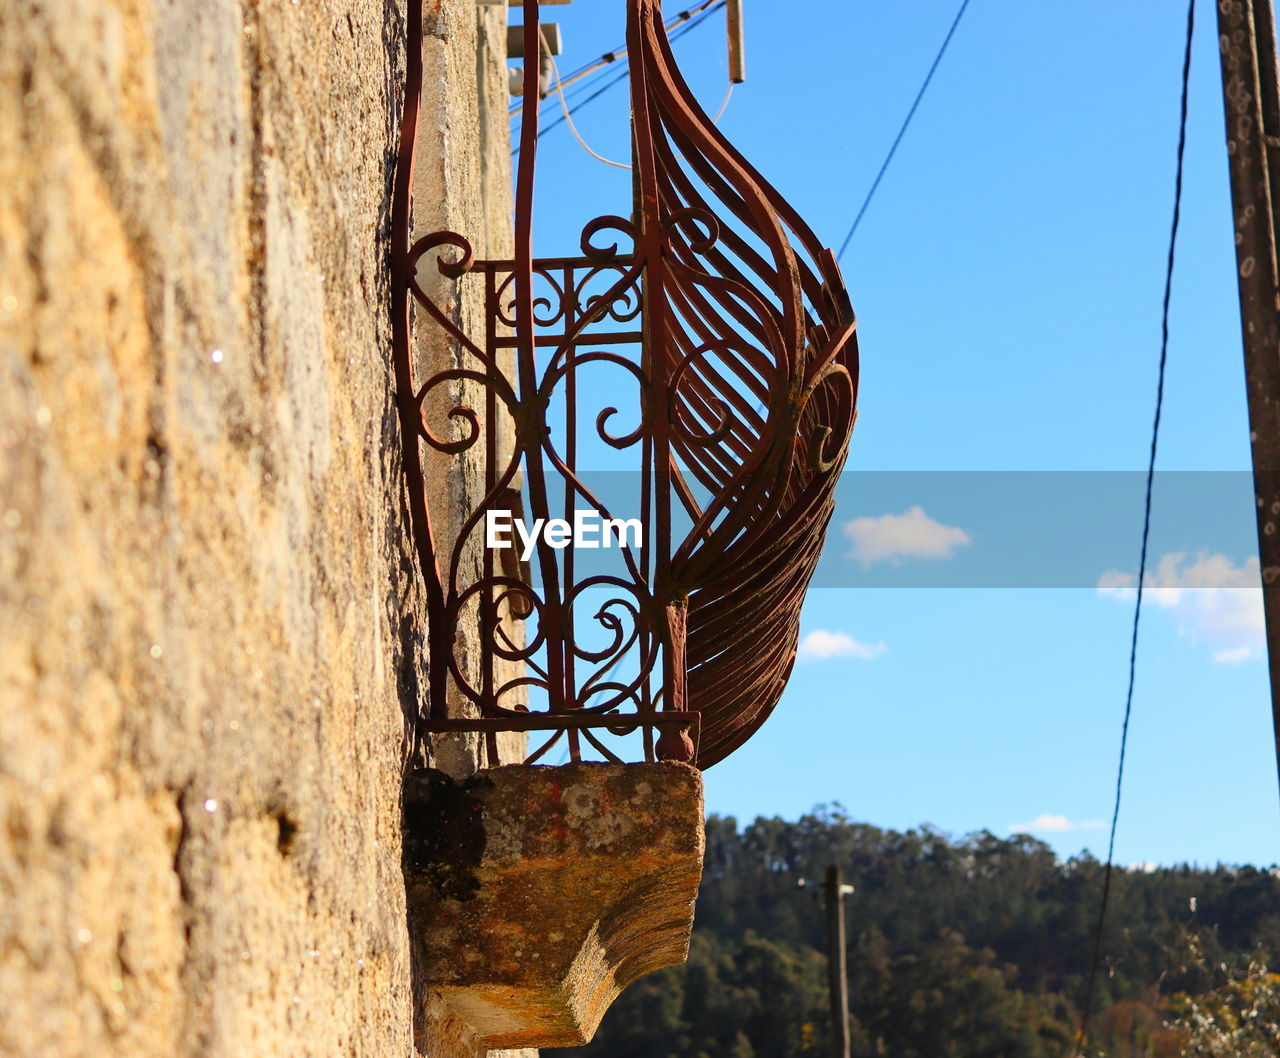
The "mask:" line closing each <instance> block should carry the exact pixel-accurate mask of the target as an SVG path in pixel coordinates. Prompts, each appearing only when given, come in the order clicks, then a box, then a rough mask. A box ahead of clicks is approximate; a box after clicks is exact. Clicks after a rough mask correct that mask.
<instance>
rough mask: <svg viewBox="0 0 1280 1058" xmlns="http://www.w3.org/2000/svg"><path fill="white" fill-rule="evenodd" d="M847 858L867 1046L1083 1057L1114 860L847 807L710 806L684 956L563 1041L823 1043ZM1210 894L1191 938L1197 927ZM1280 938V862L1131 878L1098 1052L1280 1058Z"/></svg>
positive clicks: (624, 1057)
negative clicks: (819, 889) (897, 826)
mask: <svg viewBox="0 0 1280 1058" xmlns="http://www.w3.org/2000/svg"><path fill="white" fill-rule="evenodd" d="M832 863H838V864H839V865H840V866H841V869H842V870H843V872H844V874H845V877H846V878H847V880H848V881H850V882H851V883H852V884H853V885H854V887H855V892H854V894H853V895H852V896H851V897H850V898H849V901H848V904H847V916H848V922H849V951H848V964H849V979H850V1001H851V1008H852V1023H851V1026H850V1028H851V1036H852V1045H853V1051H854V1054H855V1055H856V1056H857V1058H1065V1056H1068V1055H1070V1056H1074V1054H1075V1050H1074V1043H1075V1028H1076V1025H1077V1024H1078V1018H1079V1010H1080V1007H1081V1005H1082V1003H1083V998H1084V990H1085V983H1086V981H1087V978H1088V975H1089V960H1090V956H1091V953H1092V948H1093V933H1094V929H1095V927H1096V924H1097V913H1098V897H1099V894H1100V892H1101V885H1102V873H1103V865H1102V864H1101V863H1099V862H1098V861H1097V860H1096V859H1095V858H1094V857H1092V856H1091V855H1089V854H1088V853H1087V852H1085V853H1082V854H1081V855H1079V856H1075V857H1072V858H1071V859H1069V860H1066V861H1065V862H1063V861H1059V860H1058V859H1057V857H1056V856H1055V855H1054V853H1053V851H1052V849H1050V848H1049V846H1047V845H1045V844H1044V843H1043V842H1040V841H1037V840H1035V839H1034V838H1030V837H1027V836H1025V835H1015V836H1013V837H999V836H997V835H995V834H992V833H990V832H989V831H981V832H979V833H977V834H971V835H969V836H967V837H964V838H960V839H952V838H950V837H948V836H947V835H945V834H943V833H941V832H939V831H937V830H934V829H932V828H930V827H922V828H919V829H917V830H910V831H906V832H896V831H892V830H882V829H880V828H878V827H873V826H870V825H869V824H866V823H858V822H855V821H854V820H852V819H851V818H850V817H849V815H848V813H847V812H846V811H845V810H844V809H843V808H842V807H840V806H839V805H833V806H824V807H821V808H819V809H816V810H815V811H814V812H812V813H810V814H808V815H806V816H803V817H802V818H800V819H799V820H796V821H795V822H786V821H783V820H780V819H757V820H756V821H755V822H753V823H751V824H749V825H747V826H746V827H739V825H738V823H737V821H736V820H734V819H732V818H727V817H718V816H711V817H710V818H708V820H707V853H706V860H705V864H704V869H703V877H702V886H701V889H700V892H699V897H698V907H697V915H696V919H695V926H694V937H693V944H692V948H691V950H690V955H689V961H688V963H687V965H685V966H683V967H679V968H674V969H670V970H664V971H661V972H659V973H656V974H652V975H650V976H648V977H645V978H643V979H641V980H640V981H638V982H636V983H635V984H633V985H631V986H630V987H629V988H628V989H627V990H626V991H625V992H623V994H622V995H621V996H620V997H619V998H618V1000H617V1002H615V1003H614V1005H613V1008H612V1009H611V1010H610V1011H609V1013H608V1014H607V1015H606V1016H605V1019H604V1022H603V1024H602V1025H601V1027H600V1031H599V1032H598V1033H597V1036H596V1039H595V1041H594V1042H593V1043H591V1044H589V1045H588V1046H586V1047H583V1048H577V1049H574V1050H571V1051H568V1050H566V1051H560V1052H556V1051H548V1052H545V1053H546V1054H548V1055H549V1056H550V1055H555V1054H563V1055H564V1056H565V1058H570V1056H580V1058H819V1056H825V1055H826V1054H827V1052H828V1049H829V1043H830V1015H829V1012H828V1008H827V995H826V923H825V916H824V913H823V909H822V906H821V902H820V901H818V900H815V899H814V895H815V890H814V887H813V886H812V885H808V886H805V887H804V888H800V887H798V885H797V883H798V881H799V880H800V879H802V878H804V879H807V880H809V881H811V882H812V881H814V880H817V879H819V878H821V876H822V872H823V871H824V870H825V869H826V867H827V866H828V865H829V864H832ZM1193 899H1194V901H1195V906H1196V911H1195V921H1196V922H1197V923H1198V932H1196V934H1195V935H1194V936H1195V943H1196V945H1198V947H1196V948H1195V949H1194V950H1193V949H1192V948H1190V947H1186V942H1187V938H1188V936H1189V934H1188V933H1187V931H1186V930H1185V929H1184V927H1183V925H1182V923H1184V922H1185V920H1186V919H1187V914H1188V909H1189V907H1190V905H1191V902H1192V900H1193ZM1276 950H1280V877H1277V876H1276V874H1274V873H1272V872H1271V871H1266V870H1258V869H1255V868H1252V867H1246V868H1231V867H1217V868H1214V869H1212V870H1203V869H1199V868H1193V867H1187V866H1182V867H1175V868H1162V869H1159V870H1154V871H1145V870H1125V869H1117V870H1116V871H1115V873H1114V877H1113V884H1112V891H1111V905H1110V911H1109V914H1108V920H1107V929H1106V932H1105V934H1104V936H1103V946H1102V951H1103V960H1104V961H1103V966H1102V970H1103V972H1102V973H1101V974H1100V975H1099V978H1098V981H1097V989H1096V995H1095V1009H1096V1010H1097V1011H1098V1013H1097V1014H1095V1016H1094V1018H1093V1019H1092V1020H1093V1025H1092V1032H1091V1034H1090V1036H1091V1047H1090V1053H1089V1055H1088V1058H1225V1056H1226V1055H1232V1056H1237V1055H1238V1056H1240V1058H1258V1056H1261V1055H1266V1056H1267V1058H1280V1050H1265V1049H1259V1048H1265V1047H1267V1046H1271V1045H1272V1042H1269V1041H1273V1039H1274V1038H1273V1037H1269V1036H1267V1035H1266V1031H1268V1030H1267V1028H1266V1026H1267V1025H1274V1024H1276V1023H1277V1022H1280V1015H1277V1016H1275V1017H1273V1016H1272V1014H1271V1013H1270V1012H1271V1011H1272V1010H1273V1006H1272V1004H1273V1001H1274V998H1275V988H1276V981H1275V978H1274V975H1271V974H1270V973H1269V972H1267V971H1266V969H1265V967H1263V966H1262V965H1261V963H1260V962H1259V961H1258V956H1257V952H1258V951H1268V952H1271V951H1276ZM1171 953H1173V954H1171ZM1250 960H1253V961H1252V962H1251V961H1250ZM1224 968H1226V969H1224ZM1255 1011H1256V1013H1255ZM1162 1020H1163V1022H1164V1024H1163V1025H1162V1024H1161V1021H1162ZM1215 1032H1216V1033H1218V1035H1217V1036H1215V1035H1214V1033H1215ZM1232 1034H1234V1035H1232ZM1215 1047H1216V1048H1217V1049H1216V1050H1215V1049H1213V1048H1215ZM1195 1048H1199V1049H1198V1050H1197V1049H1195ZM1232 1048H1254V1049H1253V1050H1249V1049H1236V1050H1233V1049H1232Z"/></svg>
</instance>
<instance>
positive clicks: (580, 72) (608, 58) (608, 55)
mask: <svg viewBox="0 0 1280 1058" xmlns="http://www.w3.org/2000/svg"><path fill="white" fill-rule="evenodd" d="M724 2H725V0H702V2H701V3H698V4H694V5H693V6H692V7H689V8H686V9H685V10H684V11H681V12H680V13H679V14H677V15H674V16H673V17H672V18H669V19H668V20H667V22H666V24H665V25H664V27H663V28H664V29H665V30H666V31H667V32H668V33H670V32H671V30H673V29H674V28H675V27H676V26H678V25H679V24H680V23H681V22H687V21H689V19H691V18H693V17H694V16H695V15H699V14H701V13H702V12H703V11H705V10H707V8H709V7H723V6H724ZM626 54H627V48H626V45H625V44H624V45H621V46H619V47H617V48H614V49H613V50H612V51H607V52H605V53H604V54H603V55H601V56H600V57H599V58H598V59H595V60H593V61H592V62H589V63H587V64H586V65H585V66H579V67H578V68H577V69H576V70H574V71H573V73H571V74H569V76H567V77H566V78H565V79H564V80H563V81H562V82H561V85H562V87H564V88H568V87H569V86H570V85H571V84H573V83H574V82H576V81H578V80H580V79H582V78H583V77H586V76H587V75H588V74H591V73H594V72H595V71H596V70H600V69H603V68H604V67H605V66H608V65H610V64H611V63H614V62H617V61H618V60H619V59H621V58H624V57H625V56H626ZM548 95H550V93H549V92H544V93H543V94H542V98H546V96H548ZM523 109H524V100H521V101H520V102H518V103H512V104H511V107H510V109H509V111H508V114H509V116H512V117H514V116H515V115H516V114H519V113H520V111H521V110H523Z"/></svg>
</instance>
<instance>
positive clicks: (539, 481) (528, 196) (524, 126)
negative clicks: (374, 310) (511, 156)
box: [513, 0, 576, 759]
mask: <svg viewBox="0 0 1280 1058" xmlns="http://www.w3.org/2000/svg"><path fill="white" fill-rule="evenodd" d="M523 10H524V27H523V29H524V98H525V99H526V100H527V101H528V104H527V105H526V106H525V108H524V110H523V112H522V113H521V115H520V161H519V164H518V166H517V168H516V201H515V207H516V210H515V212H516V224H515V265H514V269H513V272H514V276H515V288H516V339H517V341H516V357H517V361H518V368H519V371H518V374H519V379H520V398H521V401H520V407H519V408H518V409H517V410H518V414H519V419H518V421H517V423H516V443H517V445H518V447H519V448H520V451H521V452H522V454H523V458H524V463H525V470H526V471H527V476H528V483H529V506H530V512H529V513H530V515H531V517H533V518H534V519H537V518H543V519H545V518H547V517H548V516H549V513H550V512H549V509H548V500H547V485H546V475H545V473H544V467H543V461H542V437H543V434H544V433H545V431H546V429H547V424H546V408H544V407H542V406H541V405H540V404H539V403H538V400H537V396H536V394H537V392H538V365H537V341H536V337H537V336H536V334H535V326H534V321H533V178H534V163H535V161H536V157H537V150H538V113H539V110H540V105H539V99H538V77H539V66H540V61H541V59H540V57H541V54H542V52H541V48H542V39H541V37H542V34H541V33H540V31H539V28H538V0H523ZM530 104H531V105H530ZM537 552H538V570H539V572H540V574H541V578H542V591H543V607H542V612H541V615H540V620H541V622H542V625H543V630H544V631H545V633H546V643H547V676H548V683H549V684H550V686H549V687H548V688H547V694H548V697H549V699H550V701H549V703H548V705H549V708H550V710H551V712H563V711H564V708H565V660H566V653H567V652H566V648H565V642H564V635H563V630H562V627H561V621H562V618H563V613H562V608H561V605H560V601H561V596H560V572H559V564H558V562H557V561H556V558H555V553H554V552H553V551H552V549H551V547H550V546H549V545H548V544H547V543H546V541H545V539H540V540H539V542H538V547H537ZM575 759H576V758H575Z"/></svg>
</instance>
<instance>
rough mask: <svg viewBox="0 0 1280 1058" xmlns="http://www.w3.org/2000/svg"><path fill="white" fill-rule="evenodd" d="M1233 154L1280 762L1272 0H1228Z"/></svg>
mask: <svg viewBox="0 0 1280 1058" xmlns="http://www.w3.org/2000/svg"><path fill="white" fill-rule="evenodd" d="M1218 41H1219V47H1220V49H1221V58H1222V89H1223V92H1222V95H1223V105H1224V107H1225V110H1226V124H1227V161H1228V168H1229V170H1230V174H1231V207H1232V216H1233V221H1234V225H1235V238H1236V265H1237V269H1236V280H1237V283H1238V285H1239V290H1240V321H1241V329H1242V331H1243V337H1244V370H1245V385H1246V388H1247V390H1248V399H1249V430H1250V434H1249V436H1250V441H1251V444H1252V448H1253V483H1254V493H1255V499H1256V501H1257V515H1258V558H1259V561H1260V564H1261V567H1262V584H1263V587H1262V597H1263V605H1264V608H1265V611H1266V626H1267V654H1268V656H1269V658H1270V665H1271V715H1272V722H1273V726H1274V731H1275V736H1276V761H1277V764H1278V765H1280V270H1278V269H1277V258H1276V245H1277V241H1278V240H1277V232H1276V220H1277V216H1280V209H1278V208H1277V206H1278V203H1277V201H1276V192H1277V187H1276V184H1275V182H1273V180H1272V177H1271V173H1272V172H1273V171H1274V172H1276V173H1277V174H1280V77H1278V76H1277V69H1276V30H1275V15H1274V13H1273V11H1272V4H1271V0H1218Z"/></svg>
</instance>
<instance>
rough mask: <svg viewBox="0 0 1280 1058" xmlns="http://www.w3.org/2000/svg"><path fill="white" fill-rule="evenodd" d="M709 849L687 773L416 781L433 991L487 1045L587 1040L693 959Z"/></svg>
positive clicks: (420, 926)
mask: <svg viewBox="0 0 1280 1058" xmlns="http://www.w3.org/2000/svg"><path fill="white" fill-rule="evenodd" d="M703 846H704V837H703V804H702V777H701V774H700V773H699V772H698V771H697V770H696V769H695V768H692V767H689V766H688V765H685V764H677V763H648V764H601V763H575V764H568V765H564V766H561V767H546V766H539V765H510V766H507V767H500V768H493V769H490V770H488V771H483V772H480V773H478V774H477V775H474V776H472V777H471V778H469V779H465V780H460V781H455V780H453V779H451V778H449V777H448V776H447V775H445V774H444V773H443V772H438V771H432V770H427V771H420V772H415V773H413V774H412V775H410V776H409V778H408V781H407V782H406V784H405V803H404V867H405V881H406V887H407V893H408V903H409V921H410V929H411V931H412V938H413V942H414V944H415V946H416V948H417V956H418V959H419V968H420V971H421V979H422V980H423V982H424V985H425V987H426V988H427V989H428V990H429V991H430V992H431V993H432V994H433V995H435V996H438V997H439V998H440V999H441V1000H443V1001H444V1003H445V1004H446V1005H447V1006H448V1007H449V1008H450V1009H451V1010H452V1011H453V1012H454V1013H456V1014H457V1015H458V1016H459V1017H460V1018H461V1019H462V1020H463V1021H465V1022H466V1023H467V1024H468V1025H469V1026H470V1027H471V1029H472V1030H473V1031H474V1032H475V1033H476V1035H477V1036H478V1037H479V1039H480V1041H481V1042H482V1043H483V1044H484V1046H486V1047H489V1048H495V1049H496V1048H516V1047H572V1046H577V1045H580V1044H583V1043H587V1042H589V1041H590V1039H591V1037H592V1036H593V1035H594V1034H595V1031H596V1027H597V1026H598V1025H599V1024H600V1019H601V1017H603V1015H604V1012H605V1011H606V1010H607V1009H608V1007H609V1004H610V1003H612V1002H613V1000H614V999H615V998H616V997H617V995H618V994H619V993H620V992H621V991H622V989H623V988H625V987H626V986H627V985H628V984H630V983H631V982H632V981H634V980H635V979H636V978H638V977H640V976H642V975H644V974H647V973H650V972H652V971H653V970H658V969H661V968H662V967H664V966H672V965H676V964H679V963H682V962H684V960H685V958H686V956H687V955H688V950H689V935H690V931H691V929H692V927H693V905H694V900H695V899H696V897H697V894H698V882H699V880H700V878H701V875H702V854H703Z"/></svg>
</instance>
